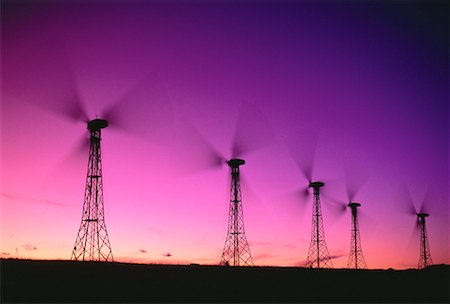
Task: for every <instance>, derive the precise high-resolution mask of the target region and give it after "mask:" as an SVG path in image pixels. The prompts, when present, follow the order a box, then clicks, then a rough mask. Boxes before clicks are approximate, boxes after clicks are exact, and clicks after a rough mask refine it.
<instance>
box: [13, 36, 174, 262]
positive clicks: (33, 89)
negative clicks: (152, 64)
mask: <svg viewBox="0 0 450 304" xmlns="http://www.w3.org/2000/svg"><path fill="white" fill-rule="evenodd" d="M49 43H51V45H48V44H47V45H46V48H45V50H46V51H45V52H43V51H42V49H39V48H36V49H33V51H32V52H30V53H29V56H24V57H23V58H22V60H18V61H14V60H13V61H12V62H8V65H12V66H11V67H9V66H8V67H7V69H8V68H13V70H14V71H15V72H16V73H14V77H12V79H11V80H8V82H7V83H6V85H5V86H6V90H7V92H8V94H10V95H12V96H14V97H15V98H19V99H22V100H24V101H26V102H29V103H31V104H35V105H37V106H39V107H41V108H44V109H46V110H50V111H52V112H54V113H57V114H58V115H60V116H61V117H63V118H65V119H68V120H69V121H75V122H77V121H81V122H84V123H85V124H86V125H87V129H88V130H89V133H90V139H89V141H87V140H86V138H85V137H84V136H83V137H82V138H81V141H79V143H78V145H77V147H76V148H75V152H77V153H78V152H80V151H84V150H85V149H86V148H87V147H89V161H88V172H87V178H86V187H85V195H84V204H83V212H82V220H81V225H80V228H79V231H78V234H77V238H76V241H75V246H74V248H73V251H72V259H74V260H101V261H112V260H113V255H112V249H111V245H110V242H109V237H108V233H107V231H106V225H105V214H104V205H103V174H102V161H101V148H100V142H101V130H102V129H104V128H106V127H108V126H111V127H114V128H117V129H122V130H125V131H129V132H132V133H134V134H138V135H149V133H147V131H145V132H144V133H142V132H141V131H142V130H146V129H147V128H148V127H151V126H152V125H151V124H150V125H149V124H147V123H146V122H148V121H150V122H153V121H159V122H161V121H163V122H164V123H166V124H169V121H168V120H169V116H170V115H168V114H171V112H170V109H168V106H170V104H169V103H168V100H167V98H165V97H167V96H162V95H160V94H155V93H156V92H159V90H160V88H156V87H155V83H154V82H152V81H150V80H149V77H146V78H145V81H143V82H140V83H138V85H136V86H135V87H133V88H132V89H131V90H129V91H127V92H126V93H125V94H124V95H123V96H122V97H121V98H119V99H117V100H116V101H114V102H113V103H112V104H111V105H110V106H108V107H106V108H105V109H104V110H103V112H102V113H101V114H100V117H95V118H93V119H92V116H91V117H90V116H89V115H88V114H87V113H88V112H87V111H86V109H85V106H84V104H83V102H82V100H81V97H80V96H81V94H80V93H79V91H78V84H77V83H76V81H75V79H76V78H75V75H74V73H73V70H72V65H71V63H70V60H69V57H68V55H67V53H66V50H65V48H64V46H63V45H62V44H61V43H58V42H57V41H49ZM152 80H155V79H152ZM164 120H165V121H164ZM161 126H162V124H160V127H161ZM150 129H152V130H150V136H149V137H150V138H151V139H155V138H154V137H153V138H152V136H151V134H152V132H154V133H158V132H159V131H160V130H159V129H158V128H150ZM155 129H156V130H155ZM155 131H157V132H155ZM161 139H163V140H164V136H162V138H161Z"/></svg>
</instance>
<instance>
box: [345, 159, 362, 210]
mask: <svg viewBox="0 0 450 304" xmlns="http://www.w3.org/2000/svg"><path fill="white" fill-rule="evenodd" d="M344 173H345V186H346V192H347V200H348V201H349V202H352V201H354V199H355V196H356V195H357V194H358V193H359V191H360V190H361V188H362V187H363V186H364V184H365V183H366V182H367V179H368V175H367V173H366V170H364V169H363V167H362V166H361V165H358V164H356V163H354V162H349V161H347V162H346V163H345V166H344Z"/></svg>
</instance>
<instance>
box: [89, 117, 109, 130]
mask: <svg viewBox="0 0 450 304" xmlns="http://www.w3.org/2000/svg"><path fill="white" fill-rule="evenodd" d="M107 126H108V121H107V120H106V119H100V118H96V119H93V120H91V121H89V122H88V124H87V128H88V130H89V131H91V132H93V131H99V130H100V129H104V128H106V127H107Z"/></svg>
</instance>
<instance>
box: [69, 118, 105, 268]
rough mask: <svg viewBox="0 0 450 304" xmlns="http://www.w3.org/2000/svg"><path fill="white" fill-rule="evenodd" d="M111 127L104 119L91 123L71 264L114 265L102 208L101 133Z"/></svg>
mask: <svg viewBox="0 0 450 304" xmlns="http://www.w3.org/2000/svg"><path fill="white" fill-rule="evenodd" d="M107 126H108V121H107V120H104V119H94V120H91V121H89V123H88V127H87V128H88V130H89V131H90V134H91V136H90V150H89V162H88V170H87V178H86V190H85V193H84V204H83V214H82V217H81V225H80V229H79V230H78V235H77V239H76V241H75V246H74V247H73V251H72V257H71V259H72V260H81V261H108V262H112V261H113V255H112V250H111V245H110V244H109V238H108V232H107V231H106V225H105V212H104V206H103V178H102V160H101V150H100V141H101V129H103V128H106V127H107Z"/></svg>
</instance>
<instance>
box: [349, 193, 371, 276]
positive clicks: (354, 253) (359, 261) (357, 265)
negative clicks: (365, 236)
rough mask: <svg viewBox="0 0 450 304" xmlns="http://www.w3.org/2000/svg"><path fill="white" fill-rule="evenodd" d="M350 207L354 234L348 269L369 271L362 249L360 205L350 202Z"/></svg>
mask: <svg viewBox="0 0 450 304" xmlns="http://www.w3.org/2000/svg"><path fill="white" fill-rule="evenodd" d="M347 206H348V207H350V208H351V210H352V232H351V241H350V255H349V257H348V262H347V267H348V268H354V269H367V264H366V261H365V259H364V255H363V252H362V247H361V238H360V235H359V224H358V207H360V206H361V204H359V203H355V202H350V203H349V204H348V205H347Z"/></svg>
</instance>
